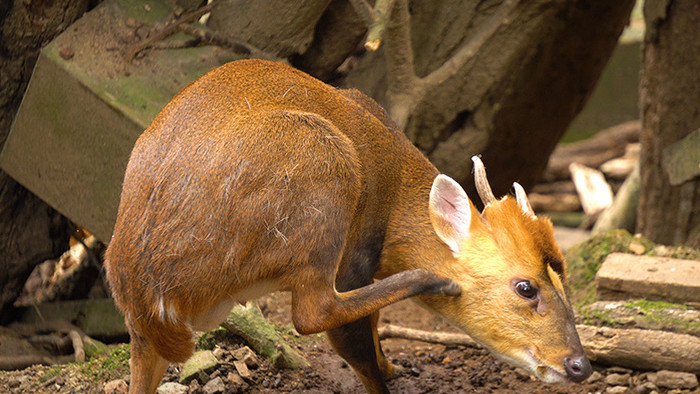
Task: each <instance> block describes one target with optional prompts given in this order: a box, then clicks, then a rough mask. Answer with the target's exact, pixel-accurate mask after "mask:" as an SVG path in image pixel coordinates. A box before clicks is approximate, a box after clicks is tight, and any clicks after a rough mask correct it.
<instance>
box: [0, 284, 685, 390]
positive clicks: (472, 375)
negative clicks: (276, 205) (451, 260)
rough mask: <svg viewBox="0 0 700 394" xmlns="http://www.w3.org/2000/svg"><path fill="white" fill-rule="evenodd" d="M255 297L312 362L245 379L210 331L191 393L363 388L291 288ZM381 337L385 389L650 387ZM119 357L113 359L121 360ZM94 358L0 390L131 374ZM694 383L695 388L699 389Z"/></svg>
mask: <svg viewBox="0 0 700 394" xmlns="http://www.w3.org/2000/svg"><path fill="white" fill-rule="evenodd" d="M259 303H260V306H261V309H262V310H263V313H264V314H265V315H266V317H267V318H268V319H270V320H272V321H274V322H275V323H278V324H280V325H282V326H284V327H287V328H288V331H289V332H291V334H292V335H291V336H290V337H291V338H292V339H291V341H290V342H291V343H292V345H293V346H295V347H296V348H297V349H299V350H300V351H301V352H302V353H303V354H304V355H305V356H306V357H307V358H308V360H309V362H310V363H311V367H309V368H302V369H299V370H280V369H277V368H276V367H275V366H273V365H271V364H270V363H269V362H268V361H266V360H264V359H262V357H260V359H259V366H257V367H256V368H251V370H250V371H251V377H250V378H248V379H245V380H242V379H241V378H240V377H239V376H238V374H237V373H236V369H235V368H234V366H233V363H231V362H228V361H227V360H233V356H232V353H233V351H235V350H236V349H238V348H240V347H242V346H245V344H244V343H242V341H241V340H240V339H239V338H237V337H235V336H233V335H226V334H221V335H215V336H214V339H215V340H216V343H215V347H218V348H220V350H218V351H219V353H220V354H219V359H220V360H222V361H224V362H222V365H221V366H220V367H219V368H218V369H216V370H214V371H212V372H209V373H207V374H203V373H202V374H200V375H199V376H198V377H197V378H196V379H195V380H193V381H192V382H190V383H189V385H188V392H190V393H207V394H209V393H214V392H219V391H208V390H210V388H207V387H205V385H206V383H207V382H209V381H212V380H214V379H217V378H219V379H221V382H222V383H223V384H224V387H225V390H224V391H223V392H252V393H272V392H313V393H363V392H364V389H363V387H362V385H361V383H360V381H359V380H358V379H357V377H356V376H355V374H354V373H353V371H352V369H351V368H349V367H348V365H347V364H346V363H345V362H344V361H343V360H342V359H341V358H340V357H339V356H338V355H336V354H335V353H334V351H333V350H332V348H331V346H330V345H329V343H328V342H327V341H326V339H325V338H324V337H323V336H322V335H311V336H298V334H296V333H295V332H294V330H293V328H291V321H290V306H289V295H288V294H285V293H276V294H272V295H270V296H266V297H264V298H262V299H261V300H260V301H259ZM387 323H391V324H397V325H402V326H406V327H412V328H418V329H424V330H434V331H443V332H456V330H455V329H454V328H452V327H451V326H449V324H447V323H446V322H445V321H443V320H442V319H441V318H440V317H438V316H436V315H434V314H432V313H430V312H428V311H426V310H424V309H422V308H421V307H419V306H418V305H416V304H414V303H412V302H411V301H402V302H400V303H397V304H395V305H392V306H390V307H387V308H385V309H384V310H383V311H382V316H381V318H380V325H381V324H387ZM382 344H383V347H384V351H385V353H386V355H387V357H388V358H389V360H391V361H392V362H393V363H394V364H395V365H397V366H399V367H400V372H399V373H398V374H397V376H396V377H394V378H392V379H391V380H390V381H389V382H388V385H389V388H390V390H391V391H392V392H396V393H452V392H474V393H490V392H503V393H509V392H513V393H514V392H535V393H602V392H614V391H615V390H617V392H625V388H626V389H627V390H630V392H632V391H631V390H635V389H636V391H637V392H643V393H647V392H650V391H651V390H650V389H649V385H650V383H649V382H648V381H647V376H648V373H646V372H643V371H632V370H628V369H624V368H619V367H611V368H605V367H603V366H598V365H596V366H594V369H595V371H596V372H595V373H594V375H593V377H592V378H591V379H589V380H588V381H586V382H584V383H582V384H578V385H568V386H553V385H547V384H544V383H542V382H539V381H537V380H536V379H535V378H534V377H532V376H530V375H529V374H528V373H527V372H525V371H523V370H521V369H517V368H512V367H510V366H508V365H505V364H503V363H502V362H500V361H497V360H496V359H494V358H493V357H492V356H491V355H490V354H489V353H488V352H487V351H486V350H484V349H480V348H474V347H465V346H456V347H445V346H443V345H435V344H426V343H422V342H415V341H408V340H401V339H386V340H384V341H383V342H382ZM124 354H126V353H125V352H124ZM113 355H114V353H113ZM116 363H117V364H118V360H117V361H116ZM95 365H97V368H98V369H99V371H97V372H96V371H95V370H94V369H91V368H90V367H86V366H85V364H71V365H68V366H62V367H56V366H53V367H52V366H33V367H30V368H27V369H25V370H22V371H12V372H0V392H2V393H5V392H9V393H26V392H32V393H102V392H104V387H105V383H107V382H109V381H113V380H114V379H126V380H128V379H129V376H128V367H127V362H126V357H124V359H123V365H122V366H121V367H118V368H115V369H110V368H108V366H109V365H108V363H107V362H106V361H104V360H103V361H101V362H99V363H98V364H93V367H94V366H95ZM613 375H614V377H616V378H618V380H620V379H621V380H622V381H623V382H622V383H620V382H617V383H615V382H613V381H612V380H614V379H612V378H609V377H610V376H613ZM178 379H179V370H178V368H176V367H174V366H171V367H170V369H169V370H168V372H167V373H166V375H165V377H164V378H163V381H162V382H161V383H166V382H177V381H178ZM611 379H612V380H611ZM606 382H607V383H606ZM645 385H646V386H645ZM651 388H652V389H653V388H655V386H654V387H651ZM656 389H657V391H658V392H661V393H663V392H666V390H664V389H658V388H656ZM606 390H607V391H606ZM611 390H612V391H611ZM695 390H696V391H695V392H698V389H697V388H696V389H695ZM115 392H121V391H115ZM669 392H674V393H681V392H692V391H690V390H675V391H669Z"/></svg>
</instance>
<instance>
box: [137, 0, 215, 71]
mask: <svg viewBox="0 0 700 394" xmlns="http://www.w3.org/2000/svg"><path fill="white" fill-rule="evenodd" d="M216 3H217V0H212V2H211V3H209V4H207V5H205V6H202V7H200V8H199V9H197V10H194V11H191V12H188V13H185V14H183V15H182V16H181V17H180V18H178V19H175V20H170V21H168V22H167V23H166V24H165V26H163V27H162V28H158V29H154V30H152V31H151V34H149V35H148V37H146V38H145V39H143V40H141V41H139V42H138V43H136V44H134V45H133V46H131V48H129V50H128V51H127V52H126V55H125V56H124V61H125V62H127V63H131V61H132V60H133V59H134V57H136V55H137V54H138V53H139V52H141V51H142V50H144V49H146V48H148V47H150V46H152V45H153V44H154V43H156V42H158V41H160V40H162V39H164V38H166V37H168V36H170V35H171V34H174V33H175V32H176V31H178V29H179V27H180V25H182V24H186V23H190V22H193V21H194V20H196V19H199V17H201V16H202V15H204V14H206V13H207V12H209V11H211V9H212V8H214V5H216Z"/></svg>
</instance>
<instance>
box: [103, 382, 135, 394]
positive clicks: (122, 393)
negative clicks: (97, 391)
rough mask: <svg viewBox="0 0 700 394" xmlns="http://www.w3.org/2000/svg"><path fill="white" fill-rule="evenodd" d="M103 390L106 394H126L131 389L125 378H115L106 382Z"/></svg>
mask: <svg viewBox="0 0 700 394" xmlns="http://www.w3.org/2000/svg"><path fill="white" fill-rule="evenodd" d="M102 390H103V391H104V393H105V394H126V393H127V392H128V391H129V385H127V384H126V381H125V380H124V379H115V380H111V381H109V382H107V383H105V387H104V388H103V389H102Z"/></svg>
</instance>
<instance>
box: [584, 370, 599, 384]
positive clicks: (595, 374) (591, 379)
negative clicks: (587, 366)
mask: <svg viewBox="0 0 700 394" xmlns="http://www.w3.org/2000/svg"><path fill="white" fill-rule="evenodd" d="M600 379H603V374H601V373H600V372H598V371H593V373H592V374H591V376H589V377H588V379H586V383H595V382H597V381H599V380H600Z"/></svg>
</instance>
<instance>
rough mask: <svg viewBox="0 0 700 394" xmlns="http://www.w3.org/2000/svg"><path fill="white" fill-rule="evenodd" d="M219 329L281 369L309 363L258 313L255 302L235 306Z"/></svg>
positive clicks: (303, 365)
mask: <svg viewBox="0 0 700 394" xmlns="http://www.w3.org/2000/svg"><path fill="white" fill-rule="evenodd" d="M221 327H223V328H225V329H227V330H228V331H230V332H232V333H234V334H236V335H238V336H240V337H241V338H243V339H245V341H246V342H247V343H248V344H249V345H250V346H251V347H252V348H253V349H254V350H255V351H256V352H258V353H259V354H261V355H263V356H265V357H267V358H269V359H270V360H271V361H272V363H273V364H275V365H276V366H278V367H281V368H290V369H295V368H304V367H307V366H309V362H308V361H307V360H306V358H305V357H304V356H303V355H302V354H301V353H299V352H297V351H296V350H295V349H294V348H293V347H292V346H290V345H289V344H288V343H287V341H286V340H285V339H284V338H283V337H282V335H280V333H278V332H277V330H275V326H274V325H273V324H272V323H270V322H268V321H267V319H265V317H264V316H263V315H262V312H260V308H259V307H258V305H257V303H256V302H248V303H246V306H242V305H237V306H235V307H234V308H233V309H232V310H231V312H230V313H229V316H228V319H227V320H226V321H225V322H223V323H222V324H221Z"/></svg>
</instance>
